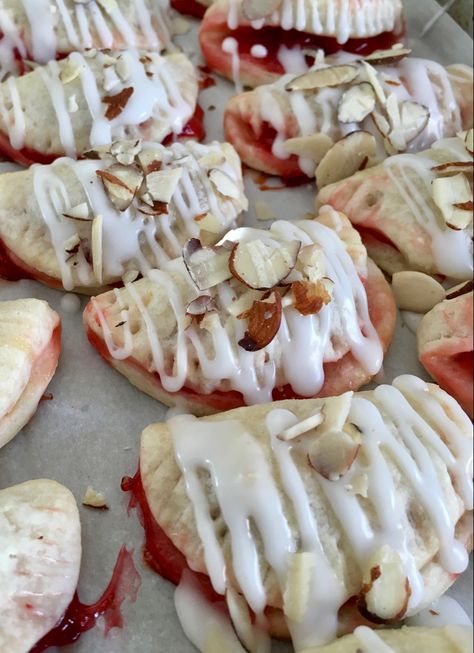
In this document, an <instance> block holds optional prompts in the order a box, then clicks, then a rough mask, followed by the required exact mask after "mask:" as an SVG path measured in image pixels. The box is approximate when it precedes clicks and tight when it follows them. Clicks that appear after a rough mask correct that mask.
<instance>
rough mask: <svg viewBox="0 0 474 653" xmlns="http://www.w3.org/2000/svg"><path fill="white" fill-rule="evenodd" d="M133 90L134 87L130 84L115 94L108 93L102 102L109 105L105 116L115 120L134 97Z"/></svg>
mask: <svg viewBox="0 0 474 653" xmlns="http://www.w3.org/2000/svg"><path fill="white" fill-rule="evenodd" d="M133 92H134V88H133V87H132V86H129V87H127V88H124V89H123V90H121V91H120V92H119V93H116V94H115V95H106V96H105V97H103V98H102V102H103V103H104V104H106V105H107V109H106V111H105V117H106V118H107V120H113V119H114V118H117V116H119V115H120V114H121V113H122V111H123V110H124V109H125V107H126V106H127V104H128V101H129V100H130V98H131V97H132V95H133Z"/></svg>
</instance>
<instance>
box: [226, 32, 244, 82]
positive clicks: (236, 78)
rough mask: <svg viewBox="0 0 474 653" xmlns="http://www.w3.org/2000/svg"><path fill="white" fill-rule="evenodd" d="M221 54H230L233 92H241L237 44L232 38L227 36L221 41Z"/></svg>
mask: <svg viewBox="0 0 474 653" xmlns="http://www.w3.org/2000/svg"><path fill="white" fill-rule="evenodd" d="M221 48H222V52H225V53H226V54H230V56H231V66H232V81H233V82H234V85H235V92H236V93H240V92H241V91H242V83H241V81H240V57H239V43H238V41H237V39H234V37H233V36H228V37H227V38H225V39H224V40H223V41H222V45H221Z"/></svg>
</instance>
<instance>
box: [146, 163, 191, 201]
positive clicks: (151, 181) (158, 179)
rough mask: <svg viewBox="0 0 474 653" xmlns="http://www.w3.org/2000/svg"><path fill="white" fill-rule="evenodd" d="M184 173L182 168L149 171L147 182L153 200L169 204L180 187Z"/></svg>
mask: <svg viewBox="0 0 474 653" xmlns="http://www.w3.org/2000/svg"><path fill="white" fill-rule="evenodd" d="M182 174H183V169H182V168H165V169H164V170H158V171H156V172H149V173H148V174H147V176H146V177H145V184H146V189H147V191H148V193H149V194H150V195H151V198H152V199H153V201H154V202H164V203H165V204H168V203H169V202H170V201H171V198H172V197H173V195H174V192H175V190H176V188H177V187H178V184H179V181H180V179H181V176H182Z"/></svg>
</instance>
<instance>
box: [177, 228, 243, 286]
mask: <svg viewBox="0 0 474 653" xmlns="http://www.w3.org/2000/svg"><path fill="white" fill-rule="evenodd" d="M230 253H231V250H230V248H229V249H228V248H226V247H223V246H215V247H203V246H202V244H201V243H200V241H199V240H197V238H191V240H188V242H187V243H186V245H185V246H184V248H183V261H184V264H185V266H186V268H187V270H188V272H189V276H190V277H191V279H192V280H193V281H194V283H195V284H196V286H197V288H199V290H208V289H209V288H213V287H214V286H217V285H218V284H219V283H221V282H222V281H226V280H227V279H230V277H231V276H232V275H231V273H230V270H229V259H230Z"/></svg>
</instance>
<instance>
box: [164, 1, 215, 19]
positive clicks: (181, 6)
mask: <svg viewBox="0 0 474 653" xmlns="http://www.w3.org/2000/svg"><path fill="white" fill-rule="evenodd" d="M211 4H212V0H171V6H172V7H173V9H176V11H179V12H180V13H181V14H184V15H185V16H193V17H194V18H202V17H203V16H204V14H205V13H206V9H207V8H208V7H209V6H210V5H211Z"/></svg>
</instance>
